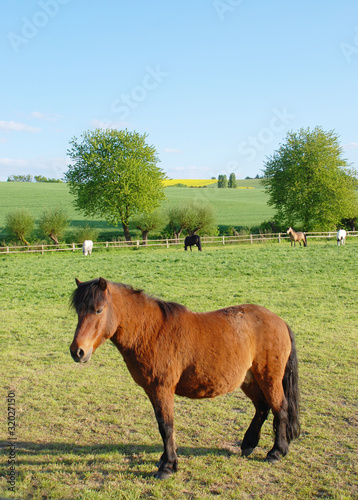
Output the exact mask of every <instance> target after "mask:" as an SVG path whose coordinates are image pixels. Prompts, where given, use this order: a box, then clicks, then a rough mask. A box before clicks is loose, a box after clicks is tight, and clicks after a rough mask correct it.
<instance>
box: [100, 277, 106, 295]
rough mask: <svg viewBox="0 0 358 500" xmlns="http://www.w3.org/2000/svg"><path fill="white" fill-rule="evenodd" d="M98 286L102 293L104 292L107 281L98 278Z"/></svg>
mask: <svg viewBox="0 0 358 500" xmlns="http://www.w3.org/2000/svg"><path fill="white" fill-rule="evenodd" d="M98 286H99V287H100V289H101V290H102V291H103V292H104V291H105V290H106V288H107V281H106V280H105V279H104V278H99V280H98Z"/></svg>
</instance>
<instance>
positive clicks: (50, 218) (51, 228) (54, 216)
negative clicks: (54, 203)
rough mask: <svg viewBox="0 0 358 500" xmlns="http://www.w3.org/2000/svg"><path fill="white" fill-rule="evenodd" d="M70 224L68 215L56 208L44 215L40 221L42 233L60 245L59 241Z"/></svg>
mask: <svg viewBox="0 0 358 500" xmlns="http://www.w3.org/2000/svg"><path fill="white" fill-rule="evenodd" d="M68 224H69V220H68V215H67V213H66V212H65V211H64V210H63V209H62V208H59V207H57V208H54V209H52V210H47V211H46V212H44V213H43V215H42V217H41V218H40V221H39V226H40V229H41V231H42V232H43V233H44V234H45V235H46V236H49V237H50V238H51V240H52V241H53V242H54V243H55V244H56V245H58V244H59V243H58V239H59V238H60V237H61V235H62V234H63V232H64V230H65V229H66V228H67V226H68Z"/></svg>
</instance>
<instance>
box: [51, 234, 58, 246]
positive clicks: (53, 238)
mask: <svg viewBox="0 0 358 500" xmlns="http://www.w3.org/2000/svg"><path fill="white" fill-rule="evenodd" d="M49 236H50V238H51V240H52V241H53V242H54V243H55V245H57V246H58V238H57V236H56V235H55V234H52V233H50V234H49Z"/></svg>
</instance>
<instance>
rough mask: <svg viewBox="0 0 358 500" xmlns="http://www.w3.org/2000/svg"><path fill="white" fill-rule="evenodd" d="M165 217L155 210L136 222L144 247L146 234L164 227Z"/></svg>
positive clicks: (143, 215)
mask: <svg viewBox="0 0 358 500" xmlns="http://www.w3.org/2000/svg"><path fill="white" fill-rule="evenodd" d="M165 219H166V217H165V216H164V214H163V213H162V212H159V211H158V210H155V211H154V212H150V213H145V214H142V215H141V216H140V217H138V219H137V220H136V226H137V229H139V230H140V231H141V232H142V238H143V243H144V245H145V246H146V245H147V240H148V234H149V233H150V232H151V231H154V230H155V229H160V228H161V227H163V226H164V225H165Z"/></svg>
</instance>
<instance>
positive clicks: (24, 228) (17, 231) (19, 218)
mask: <svg viewBox="0 0 358 500" xmlns="http://www.w3.org/2000/svg"><path fill="white" fill-rule="evenodd" d="M34 226H35V220H34V218H33V217H32V215H31V214H30V212H29V211H28V210H27V209H24V208H19V209H18V210H16V211H15V212H13V213H10V214H7V216H6V222H5V227H6V229H7V230H8V231H9V233H10V234H12V235H13V236H15V238H17V239H18V240H20V241H21V242H22V243H24V244H25V245H29V242H28V241H27V240H26V238H27V237H28V236H29V235H30V234H31V232H32V231H33V229H34Z"/></svg>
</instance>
